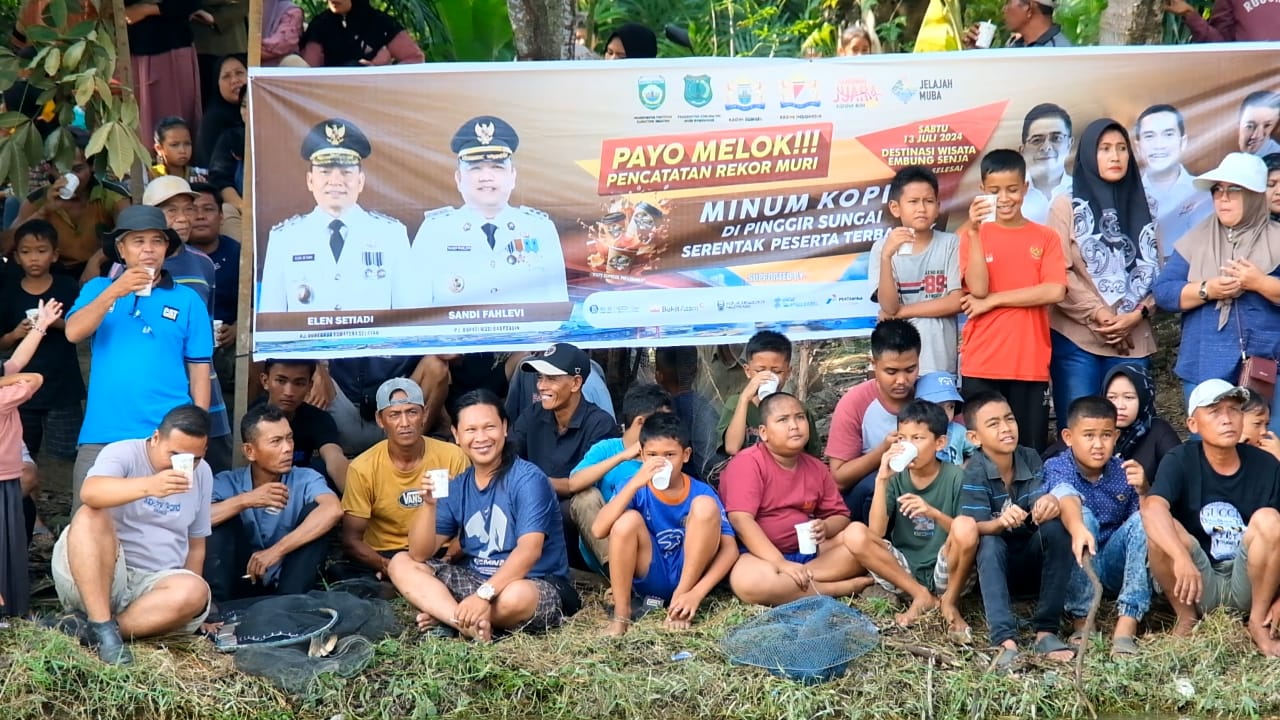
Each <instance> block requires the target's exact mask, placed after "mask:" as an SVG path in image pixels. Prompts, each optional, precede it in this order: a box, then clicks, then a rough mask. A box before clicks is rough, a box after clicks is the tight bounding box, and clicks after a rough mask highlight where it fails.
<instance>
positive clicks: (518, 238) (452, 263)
mask: <svg viewBox="0 0 1280 720" xmlns="http://www.w3.org/2000/svg"><path fill="white" fill-rule="evenodd" d="M519 144H520V138H519V136H518V135H516V131H515V128H513V127H511V125H510V124H509V123H507V122H506V121H505V120H503V119H502V118H499V117H493V116H491V115H481V116H480V117H474V118H471V119H470V120H468V121H466V122H464V123H463V124H462V126H461V127H459V128H458V131H457V132H456V133H454V135H453V141H452V142H451V143H450V146H449V147H450V149H451V150H452V151H453V152H454V153H455V154H456V155H457V156H458V166H457V169H456V170H455V172H454V180H455V181H456V182H457V185H458V192H459V193H461V194H462V206H461V207H457V208H453V207H443V208H439V209H437V210H431V211H429V212H427V213H426V215H425V216H424V217H423V219H422V225H421V226H420V227H419V228H418V234H417V235H416V236H415V237H414V241H413V250H414V253H415V254H417V255H418V258H419V261H418V265H419V266H420V267H429V268H432V269H433V276H434V278H435V280H434V281H433V283H432V289H431V295H432V303H433V304H434V305H435V306H438V307H440V306H449V305H488V304H493V303H536V302H565V301H567V300H568V299H569V292H568V289H567V286H566V282H565V269H564V254H563V252H562V251H561V249H560V233H559V232H558V231H557V230H556V225H555V223H554V222H552V221H551V218H550V217H548V216H547V214H546V213H544V212H542V211H541V210H535V209H533V208H530V207H524V206H521V207H512V206H511V205H510V203H509V200H510V199H511V192H512V191H513V190H515V186H516V169H515V166H514V164H513V162H512V159H511V158H512V156H513V155H514V154H515V151H516V147H517V146H519Z"/></svg>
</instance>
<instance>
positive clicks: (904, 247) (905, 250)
mask: <svg viewBox="0 0 1280 720" xmlns="http://www.w3.org/2000/svg"><path fill="white" fill-rule="evenodd" d="M915 249H916V244H915V243H914V242H906V243H902V244H901V245H899V246H898V254H899V255H910V254H911V253H913V252H915Z"/></svg>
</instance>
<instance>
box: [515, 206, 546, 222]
mask: <svg viewBox="0 0 1280 720" xmlns="http://www.w3.org/2000/svg"><path fill="white" fill-rule="evenodd" d="M519 209H520V212H522V213H524V214H525V215H528V216H530V217H535V218H539V219H541V220H550V219H551V216H550V215H548V214H546V213H544V212H542V211H541V210H539V209H538V208H533V207H529V206H528V205H521V206H520V208H519Z"/></svg>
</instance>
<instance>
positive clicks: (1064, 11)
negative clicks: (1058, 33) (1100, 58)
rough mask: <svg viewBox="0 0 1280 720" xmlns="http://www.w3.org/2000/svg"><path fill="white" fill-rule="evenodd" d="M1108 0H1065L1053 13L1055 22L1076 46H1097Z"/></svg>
mask: <svg viewBox="0 0 1280 720" xmlns="http://www.w3.org/2000/svg"><path fill="white" fill-rule="evenodd" d="M1106 9H1107V0H1064V1H1063V2H1060V3H1058V9H1057V11H1056V12H1054V13H1053V20H1054V22H1056V23H1058V24H1059V25H1061V26H1062V32H1063V33H1064V34H1065V35H1066V36H1067V37H1068V38H1070V39H1071V42H1072V43H1074V44H1076V45H1097V44H1098V33H1099V32H1100V30H1101V27H1100V24H1099V23H1100V21H1101V19H1102V12H1103V11H1104V10H1106Z"/></svg>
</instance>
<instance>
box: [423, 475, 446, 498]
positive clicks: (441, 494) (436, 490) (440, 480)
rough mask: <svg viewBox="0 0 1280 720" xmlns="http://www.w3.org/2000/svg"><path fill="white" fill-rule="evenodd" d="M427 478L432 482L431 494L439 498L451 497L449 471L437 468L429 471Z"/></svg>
mask: <svg viewBox="0 0 1280 720" xmlns="http://www.w3.org/2000/svg"><path fill="white" fill-rule="evenodd" d="M427 480H429V481H430V482H431V496H432V497H434V498H435V499H437V500H439V499H441V498H447V497H449V471H448V470H445V469H443V468H436V469H434V470H428V471H427Z"/></svg>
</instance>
